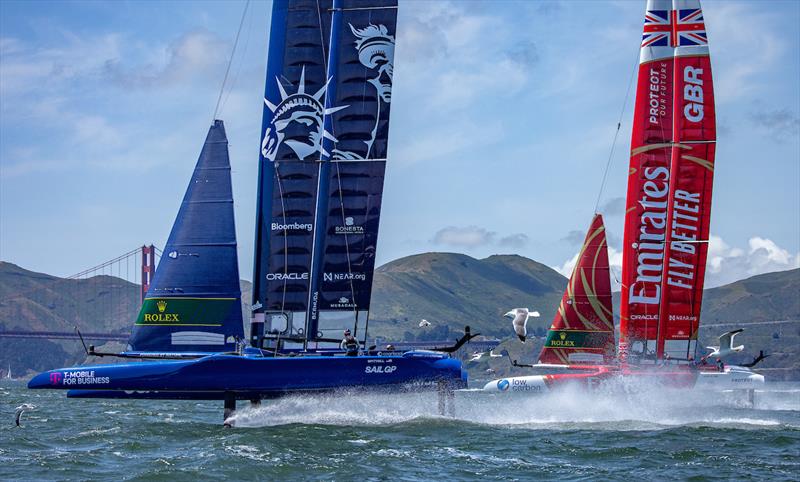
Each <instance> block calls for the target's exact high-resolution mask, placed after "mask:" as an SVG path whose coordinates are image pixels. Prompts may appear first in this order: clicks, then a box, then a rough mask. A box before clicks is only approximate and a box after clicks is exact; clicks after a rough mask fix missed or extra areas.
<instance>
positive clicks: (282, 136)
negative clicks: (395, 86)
mask: <svg viewBox="0 0 800 482" xmlns="http://www.w3.org/2000/svg"><path fill="white" fill-rule="evenodd" d="M396 18H397V4H396V0H275V2H274V4H273V11H272V27H271V33H270V43H269V56H268V63H267V78H266V87H265V96H264V116H263V121H262V131H261V132H262V137H261V146H260V147H261V149H260V155H259V178H258V187H259V197H258V205H257V213H256V238H255V239H256V246H255V261H254V275H253V299H252V313H251V315H250V334H249V337H250V342H249V346H247V347H245V346H244V344H245V343H243V340H244V338H245V336H244V330H243V323H242V318H243V317H242V311H241V310H242V309H241V291H240V288H239V272H238V264H237V255H236V237H235V229H234V216H233V196H232V189H231V178H230V161H229V158H228V142H227V137H226V134H225V128H224V125H223V123H222V121H220V120H216V121H214V124H213V125H212V126H211V128H210V129H209V132H208V136H207V137H206V141H205V144H204V146H203V149H202V152H201V154H200V157H199V159H198V161H197V165H196V167H195V170H194V174H193V175H192V179H191V181H190V183H189V187H188V189H187V191H186V195H185V197H184V199H183V203H182V205H181V208H180V210H179V212H178V216H177V218H176V220H175V224H174V225H173V228H172V231H171V233H170V236H169V239H168V241H167V245H166V246H165V249H164V253H165V256H163V257H162V260H161V262H160V264H159V266H158V269H157V270H156V275H155V278H154V280H153V283H152V285H151V287H150V289H149V290H148V292H147V296H146V298H145V300H144V303H143V305H142V308H141V312H140V314H139V316H138V318H137V320H136V323H135V325H134V328H133V332H132V334H131V338H130V342H129V346H128V349H127V350H126V351H124V352H122V353H117V354H113V355H112V354H108V353H99V352H97V351H95V350H94V349H93V348H91V347H90V349H89V350H88V351H89V353H90V354H94V355H100V356H108V355H111V356H117V357H124V358H133V359H137V361H136V362H133V363H126V364H114V365H92V366H82V367H73V368H63V369H58V370H51V371H48V372H44V373H41V374H39V375H37V376H36V377H34V378H33V379H32V380H31V381H30V383H29V384H28V386H29V388H48V389H68V390H69V392H68V396H69V397H76V398H162V399H211V400H225V418H226V419H228V418H229V416H230V414H231V412H232V411H233V410H234V409H235V406H236V400H251V401H253V402H257V401H259V400H262V399H265V398H272V397H278V396H281V395H284V394H288V393H295V392H303V391H323V390H335V389H339V388H348V389H352V388H356V389H361V388H383V389H398V388H399V387H407V386H412V387H415V388H417V389H420V388H437V389H439V390H440V393H443V394H444V393H446V392H448V391H450V390H452V389H455V388H459V387H463V386H465V385H466V372H465V371H463V370H462V367H461V364H460V362H459V361H458V360H456V359H453V358H451V357H450V355H449V354H448V352H452V351H454V350H456V349H458V347H460V346H461V345H462V344H463V343H464V342H466V341H468V340H469V339H470V338H471V336H474V335H470V334H469V332H468V330H467V333H466V334H465V336H464V337H463V338H462V339H461V340H459V342H457V343H456V344H455V345H454V346H452V347H446V348H443V349H442V350H439V351H411V352H405V353H402V352H395V353H378V352H376V351H375V350H374V347H368V346H367V328H368V321H369V307H370V297H371V291H372V277H373V272H374V268H375V249H376V244H377V237H378V224H379V218H380V210H381V198H382V191H383V179H384V172H385V167H386V157H387V144H388V130H389V112H390V106H391V88H392V74H393V68H394V65H393V62H394V42H395V27H396ZM344 330H350V331H351V332H352V334H353V335H354V336H356V337H358V338H359V350H358V354H357V355H355V356H347V355H346V353H345V352H344V351H343V350H341V349H340V348H339V340H340V339H341V334H342V333H343V332H344ZM351 355H352V354H351ZM141 360H144V361H141ZM442 397H444V395H442ZM442 400H443V398H440V408H441V406H442V403H443V401H442Z"/></svg>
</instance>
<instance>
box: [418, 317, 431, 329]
mask: <svg viewBox="0 0 800 482" xmlns="http://www.w3.org/2000/svg"><path fill="white" fill-rule="evenodd" d="M426 326H431V322H430V321H428V320H426V319H425V318H423V319H422V321H420V322H419V327H420V328H425V327H426Z"/></svg>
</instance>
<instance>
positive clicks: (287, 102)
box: [261, 67, 347, 162]
mask: <svg viewBox="0 0 800 482" xmlns="http://www.w3.org/2000/svg"><path fill="white" fill-rule="evenodd" d="M305 79H306V69H305V67H303V70H302V71H301V73H300V82H299V83H298V85H297V92H296V93H294V94H287V93H286V89H284V88H283V84H281V81H280V79H279V78H275V81H276V82H277V83H278V90H279V91H280V93H281V100H280V102H279V103H278V104H277V105H275V104H273V103H272V102H270V101H269V100H268V99H266V98H265V99H264V104H266V105H267V107H268V108H269V109H270V110H271V111H272V112H273V116H272V121H270V123H269V125H267V128H266V130H265V131H264V138H263V140H262V141H261V154H262V155H263V156H264V158H265V159H269V160H270V161H271V162H275V159H276V157H277V155H278V148H279V147H280V146H281V145H282V144H286V146H288V147H289V148H291V149H292V151H294V153H295V154H296V155H297V158H298V159H300V160H301V161H302V160H305V159H306V158H307V157H309V156H312V155H314V154H316V153H318V152H321V151H322V138H323V137H328V138H329V139H331V140H332V141H334V142H336V139H335V138H334V137H333V135H331V133H330V132H327V131H325V130H324V129H323V116H324V115H330V114H333V113H334V112H337V111H340V110H342V109H345V108H347V106H346V105H345V106H338V107H331V108H328V109H325V107H324V105H323V102H324V101H323V97H324V96H325V91H326V90H327V88H328V84H329V83H330V79H328V81H327V82H325V85H323V86H322V87H321V88H320V89H319V90H318V91H317V92H316V93H315V94H313V95H312V94H308V93H306V80H305ZM290 127H291V128H292V129H299V130H300V131H301V132H302V133H303V134H304V135H302V136H292V138H291V139H288V140H287V139H286V133H287V131H288V130H289V128H290ZM325 154H327V153H325Z"/></svg>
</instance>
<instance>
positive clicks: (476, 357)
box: [469, 351, 483, 362]
mask: <svg viewBox="0 0 800 482" xmlns="http://www.w3.org/2000/svg"><path fill="white" fill-rule="evenodd" d="M482 356H483V353H481V352H478V351H476V352H475V353H473V354H472V358H470V359H469V361H471V362H474V361H478V360H480V359H481V357H482Z"/></svg>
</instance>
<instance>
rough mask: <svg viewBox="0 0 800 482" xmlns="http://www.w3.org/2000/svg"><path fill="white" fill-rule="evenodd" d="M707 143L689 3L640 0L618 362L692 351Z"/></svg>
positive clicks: (694, 17)
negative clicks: (642, 2)
mask: <svg viewBox="0 0 800 482" xmlns="http://www.w3.org/2000/svg"><path fill="white" fill-rule="evenodd" d="M714 138H715V130H714V108H713V94H712V92H711V69H710V64H709V58H708V42H707V37H706V34H705V26H704V23H703V17H702V11H701V9H700V4H699V1H697V0H674V1H673V0H649V1H648V3H647V11H646V13H645V22H644V28H643V37H642V47H641V50H640V63H639V75H638V83H637V92H636V104H635V107H634V122H633V133H632V138H631V161H630V168H629V171H628V172H629V177H628V192H627V205H626V212H625V234H624V238H623V261H622V263H623V269H622V276H623V280H622V299H621V327H620V358H622V359H623V360H625V359H627V358H628V356H631V357H635V358H637V359H650V360H653V359H656V358H661V357H663V356H664V354H665V353H667V352H669V353H671V356H678V355H682V356H680V357H686V356H687V354H689V353H690V352H693V351H694V344H695V343H694V340H696V337H697V326H698V320H699V314H700V301H701V298H702V289H703V275H704V268H705V261H706V252H707V244H706V243H707V241H708V224H709V211H710V206H711V185H712V175H713V163H714ZM674 341H677V342H678V343H674ZM665 345H669V349H668V350H667V351H666V352H665Z"/></svg>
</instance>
